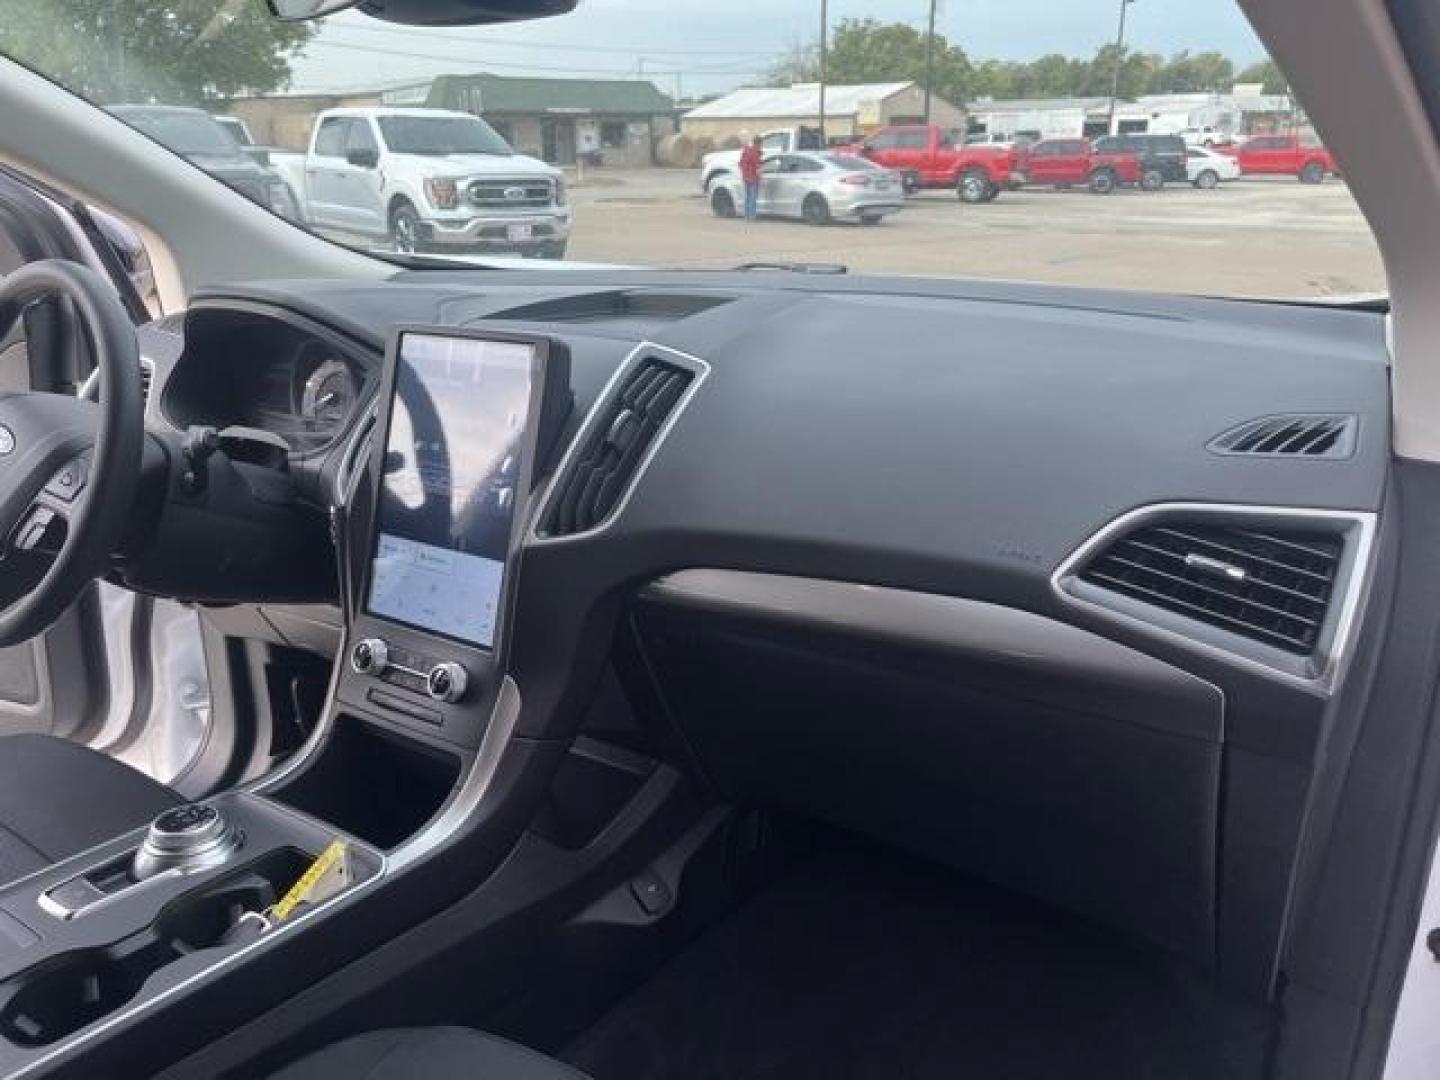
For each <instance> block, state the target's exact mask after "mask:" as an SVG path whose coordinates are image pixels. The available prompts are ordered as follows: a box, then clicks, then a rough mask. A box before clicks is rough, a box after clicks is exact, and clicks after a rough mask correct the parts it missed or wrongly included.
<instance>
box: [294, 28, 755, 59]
mask: <svg viewBox="0 0 1440 1080" xmlns="http://www.w3.org/2000/svg"><path fill="white" fill-rule="evenodd" d="M327 29H333V30H346V31H352V30H354V31H359V32H361V33H366V34H393V35H399V36H400V37H401V38H404V39H406V40H413V39H416V38H428V39H431V40H434V41H446V42H449V43H450V44H451V45H455V44H461V43H473V44H475V45H483V46H485V47H486V48H489V47H491V46H503V47H505V48H511V49H558V50H561V51H564V52H592V53H607V54H616V53H618V54H624V55H628V56H633V55H634V54H635V50H634V49H633V48H628V47H624V46H612V45H578V44H569V45H567V44H562V43H560V42H554V41H538V42H534V43H533V44H532V43H530V42H524V41H503V40H497V39H492V38H479V37H473V38H472V37H468V36H465V35H460V34H454V33H449V34H447V33H440V32H436V31H426V30H411V29H408V28H407V29H404V30H399V29H391V28H390V27H385V26H364V25H362V24H359V23H356V24H353V25H352V24H351V23H335V24H333V27H330V28H327ZM322 36H323V34H322ZM645 54H646V55H647V56H651V55H655V54H659V55H661V56H736V57H739V56H772V55H774V50H771V49H763V50H762V49H667V48H664V47H661V46H652V45H650V44H648V43H647V44H646V46H645Z"/></svg>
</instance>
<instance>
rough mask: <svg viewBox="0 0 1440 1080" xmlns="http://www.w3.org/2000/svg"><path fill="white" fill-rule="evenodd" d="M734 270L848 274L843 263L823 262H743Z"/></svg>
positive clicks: (847, 268)
mask: <svg viewBox="0 0 1440 1080" xmlns="http://www.w3.org/2000/svg"><path fill="white" fill-rule="evenodd" d="M734 269H736V270H783V271H785V272H786V273H788V274H848V273H849V272H850V268H849V267H848V266H846V265H845V264H844V263H823V262H780V261H776V262H767V261H760V262H743V263H741V264H740V265H739V266H736V267H735V268H734Z"/></svg>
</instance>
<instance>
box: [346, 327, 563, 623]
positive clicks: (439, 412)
mask: <svg viewBox="0 0 1440 1080" xmlns="http://www.w3.org/2000/svg"><path fill="white" fill-rule="evenodd" d="M535 349H536V346H535V345H533V344H529V343H523V342H513V341H500V340H489V339H484V338H471V337H447V336H443V335H440V334H425V333H415V332H406V333H403V334H401V336H400V339H399V344H398V346H397V348H396V365H397V366H396V370H395V379H394V386H395V391H394V394H393V395H392V399H391V402H390V409H391V413H390V423H389V434H388V437H387V439H386V448H385V456H384V466H383V477H382V479H381V483H380V491H379V504H378V505H377V507H376V537H375V547H374V553H373V561H372V564H371V567H370V592H369V597H368V601H367V605H366V606H367V608H368V610H369V611H370V613H371V614H374V615H379V616H381V617H383V618H387V619H393V620H395V621H397V622H401V623H405V624H406V625H409V626H413V627H417V628H419V629H422V630H428V631H431V632H433V633H437V634H444V635H446V636H447V637H452V638H455V639H457V640H460V641H464V642H467V643H469V644H471V645H476V646H479V647H480V648H484V649H493V648H494V646H495V632H496V623H497V621H498V619H499V615H500V610H501V596H502V589H503V586H504V581H505V563H506V556H507V553H508V551H509V548H510V535H511V528H512V526H513V523H514V516H515V512H516V507H515V503H516V496H517V490H518V487H519V483H520V479H521V476H522V472H521V468H522V462H521V457H522V454H523V453H524V448H525V446H526V437H525V436H526V431H527V427H528V425H529V423H530V419H531V418H530V417H529V416H528V411H529V409H530V403H531V398H532V395H531V389H532V386H531V381H532V379H533V378H534V377H535V375H534V372H535Z"/></svg>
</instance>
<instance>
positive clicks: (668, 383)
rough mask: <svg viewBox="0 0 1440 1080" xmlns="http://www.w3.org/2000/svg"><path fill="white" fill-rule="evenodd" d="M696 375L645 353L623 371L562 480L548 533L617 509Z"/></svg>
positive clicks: (591, 524)
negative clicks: (621, 379) (627, 370)
mask: <svg viewBox="0 0 1440 1080" xmlns="http://www.w3.org/2000/svg"><path fill="white" fill-rule="evenodd" d="M694 379H695V373H694V372H693V371H691V370H690V369H688V368H685V367H681V366H680V365H678V364H673V363H670V362H669V361H666V360H663V359H661V358H659V357H655V356H647V357H644V358H643V359H641V361H640V362H639V363H637V364H636V365H635V366H634V367H633V368H632V369H631V370H630V371H629V372H628V373H627V374H626V375H625V376H624V378H623V381H622V382H621V383H620V384H619V386H618V387H617V388H616V389H615V390H614V391H613V392H612V393H611V394H610V396H609V397H608V398H607V399H606V400H605V401H604V402H603V403H602V404H601V406H600V410H601V411H600V413H599V414H598V415H597V416H596V417H595V418H594V423H593V426H591V428H590V429H589V433H588V434H587V435H586V436H585V441H584V443H583V445H582V446H581V447H580V449H579V451H578V453H577V454H576V455H575V458H574V461H573V462H572V464H571V466H570V468H569V469H568V470H567V471H566V472H565V474H564V475H563V476H561V478H560V479H559V481H558V488H557V491H556V495H555V498H554V502H553V503H552V504H551V509H550V511H549V515H548V519H547V520H546V522H545V534H546V535H548V536H571V535H574V534H575V533H582V532H587V531H589V530H590V529H594V528H596V527H597V526H599V525H600V524H601V523H602V522H604V521H605V519H606V518H607V517H609V516H610V514H611V513H613V512H614V510H615V508H616V507H617V506H619V505H620V500H621V499H622V498H623V497H624V495H625V492H626V491H627V490H628V489H629V486H630V484H631V482H632V481H633V480H634V478H635V475H636V473H637V472H638V471H639V468H640V465H641V463H642V462H643V461H644V460H645V455H646V453H647V452H648V451H649V450H650V448H651V447H652V446H654V445H655V440H656V438H657V437H658V436H659V434H660V431H661V429H662V428H663V427H664V425H665V421H666V420H667V419H669V417H670V414H671V413H672V412H673V411H674V410H675V407H676V405H678V404H679V403H680V399H681V398H682V397H683V396H684V395H685V391H686V390H687V389H689V387H690V384H691V383H692V382H693V381H694Z"/></svg>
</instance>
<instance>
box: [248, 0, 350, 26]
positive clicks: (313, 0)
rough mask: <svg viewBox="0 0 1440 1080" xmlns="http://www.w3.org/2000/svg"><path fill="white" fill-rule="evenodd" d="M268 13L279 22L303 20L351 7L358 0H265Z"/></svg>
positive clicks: (317, 17)
mask: <svg viewBox="0 0 1440 1080" xmlns="http://www.w3.org/2000/svg"><path fill="white" fill-rule="evenodd" d="M266 2H267V3H268V4H269V5H270V14H271V15H274V16H275V18H277V19H279V20H280V21H281V22H304V21H305V20H306V19H319V18H321V17H323V16H325V15H333V14H335V12H337V11H344V10H345V9H346V8H352V7H354V6H355V5H356V4H358V3H359V2H360V0H266Z"/></svg>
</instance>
